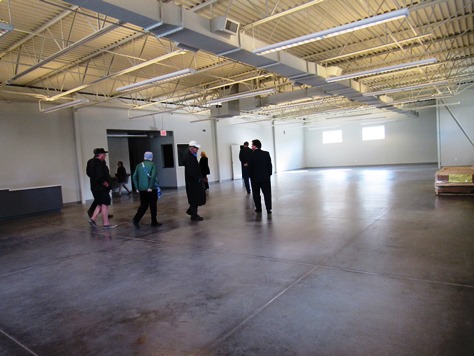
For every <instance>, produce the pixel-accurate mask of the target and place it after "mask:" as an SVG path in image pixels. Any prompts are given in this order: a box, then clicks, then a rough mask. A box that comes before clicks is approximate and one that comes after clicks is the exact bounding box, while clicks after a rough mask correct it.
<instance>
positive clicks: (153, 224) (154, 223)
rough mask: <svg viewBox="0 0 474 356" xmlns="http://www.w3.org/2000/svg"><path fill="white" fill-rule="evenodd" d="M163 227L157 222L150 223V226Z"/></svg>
mask: <svg viewBox="0 0 474 356" xmlns="http://www.w3.org/2000/svg"><path fill="white" fill-rule="evenodd" d="M161 225H163V224H162V223H159V222H158V221H155V222H152V223H151V226H161Z"/></svg>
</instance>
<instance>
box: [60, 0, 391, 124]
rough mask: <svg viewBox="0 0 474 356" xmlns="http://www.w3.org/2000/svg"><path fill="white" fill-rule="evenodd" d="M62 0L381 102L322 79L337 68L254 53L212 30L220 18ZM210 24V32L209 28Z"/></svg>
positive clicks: (111, 0) (114, 1)
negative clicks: (212, 18)
mask: <svg viewBox="0 0 474 356" xmlns="http://www.w3.org/2000/svg"><path fill="white" fill-rule="evenodd" d="M66 2H68V3H71V4H74V5H78V6H80V7H84V8H87V9H90V10H93V11H96V12H99V13H102V14H105V15H107V16H112V17H114V18H116V19H118V20H121V21H125V22H129V23H132V24H134V25H137V26H141V27H142V28H144V29H147V30H148V31H150V32H151V33H153V34H155V35H156V36H158V37H165V38H167V39H169V40H171V41H174V42H178V43H180V44H182V45H184V46H190V47H192V48H196V49H201V50H204V51H207V52H210V53H213V54H215V55H218V56H224V57H226V58H229V59H231V60H235V61H238V62H241V63H245V64H247V65H250V66H253V67H256V68H266V69H267V70H269V71H271V72H273V73H275V74H277V75H280V76H283V77H286V78H290V80H292V81H293V82H294V84H295V85H308V86H311V87H317V88H318V90H319V91H321V93H323V94H324V92H326V93H328V94H338V95H342V96H345V97H347V98H350V99H351V100H354V101H359V102H361V103H364V104H369V105H376V106H377V105H384V103H383V102H382V101H380V100H379V99H378V98H368V97H364V96H363V95H362V92H368V91H369V90H368V88H362V87H361V86H358V85H354V83H357V82H356V81H351V83H350V84H349V85H350V86H347V85H344V84H343V83H327V82H326V80H325V79H326V78H327V77H330V76H333V75H335V74H337V70H336V71H335V73H329V72H328V70H327V69H326V68H324V67H322V66H319V65H317V64H315V63H312V62H307V61H305V60H303V59H301V58H298V57H296V56H293V55H291V54H289V53H287V52H285V51H280V52H278V53H270V54H266V55H257V54H254V53H252V51H253V50H254V49H255V48H260V47H264V46H265V45H267V44H266V43H264V42H263V41H258V40H256V39H255V38H253V37H251V36H248V35H246V34H243V33H239V35H238V36H232V35H227V36H223V35H222V33H226V31H224V32H223V31H222V30H216V29H218V28H220V29H222V28H223V27H222V21H223V19H219V20H216V19H214V20H208V19H206V18H204V17H201V16H200V15H198V14H196V13H194V12H192V11H189V10H186V9H183V8H182V7H181V6H179V5H176V4H174V3H172V2H169V3H159V2H157V1H156V0H135V1H133V2H132V1H129V0H66ZM224 20H226V19H225V18H224ZM218 22H219V24H218ZM225 23H226V22H224V30H225V28H226V25H225ZM213 30H214V31H216V32H212V31H213ZM227 33H228V32H227ZM331 70H332V69H331ZM274 96H277V95H274ZM219 109H221V111H227V114H230V113H231V112H234V111H235V110H236V108H235V107H233V108H230V107H229V108H227V109H226V110H223V109H222V107H221V108H219ZM216 110H217V109H216ZM211 113H212V111H211ZM227 114H225V115H227ZM219 115H220V114H219Z"/></svg>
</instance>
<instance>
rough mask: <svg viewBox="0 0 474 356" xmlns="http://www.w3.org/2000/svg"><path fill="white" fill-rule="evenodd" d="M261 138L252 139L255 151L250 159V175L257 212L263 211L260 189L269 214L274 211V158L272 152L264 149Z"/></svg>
mask: <svg viewBox="0 0 474 356" xmlns="http://www.w3.org/2000/svg"><path fill="white" fill-rule="evenodd" d="M261 148H262V143H261V142H260V140H252V150H253V153H252V155H251V156H250V160H249V176H250V180H251V181H252V191H253V201H254V203H255V212H256V213H261V212H262V200H261V197H260V189H261V190H262V193H263V199H264V200H265V208H266V209H267V214H271V213H272V186H271V183H270V176H271V175H272V170H273V167H272V159H271V158H270V153H268V152H267V151H262V150H261Z"/></svg>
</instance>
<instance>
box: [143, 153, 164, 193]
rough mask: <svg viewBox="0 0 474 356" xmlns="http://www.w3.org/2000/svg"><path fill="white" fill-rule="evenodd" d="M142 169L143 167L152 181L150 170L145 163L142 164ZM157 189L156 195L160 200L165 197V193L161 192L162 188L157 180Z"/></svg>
mask: <svg viewBox="0 0 474 356" xmlns="http://www.w3.org/2000/svg"><path fill="white" fill-rule="evenodd" d="M142 167H143V170H144V171H145V173H146V175H147V176H148V178H150V179H151V175H150V173H148V170H147V169H146V167H145V163H143V162H142ZM155 189H156V194H157V196H158V199H160V198H161V197H162V196H163V192H162V191H161V188H160V187H159V185H158V180H155Z"/></svg>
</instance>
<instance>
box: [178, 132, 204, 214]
mask: <svg viewBox="0 0 474 356" xmlns="http://www.w3.org/2000/svg"><path fill="white" fill-rule="evenodd" d="M188 146H189V149H188V152H186V155H185V156H184V159H183V161H184V178H185V182H186V195H187V197H188V203H189V208H188V210H186V214H188V215H191V220H193V221H201V220H204V219H203V218H202V217H201V216H199V215H198V207H199V206H201V205H204V204H206V191H205V188H204V180H203V177H202V174H201V167H200V166H199V162H198V159H197V152H198V151H199V148H200V147H201V145H200V144H199V143H197V142H196V141H190V142H189V145H188Z"/></svg>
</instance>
